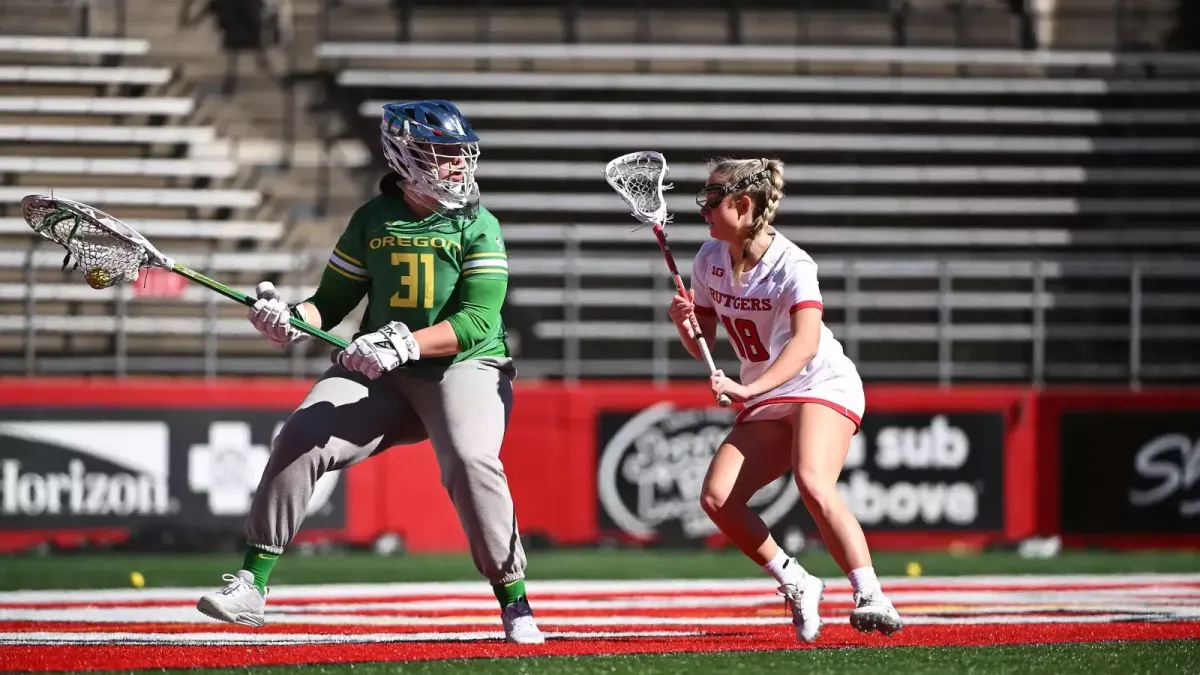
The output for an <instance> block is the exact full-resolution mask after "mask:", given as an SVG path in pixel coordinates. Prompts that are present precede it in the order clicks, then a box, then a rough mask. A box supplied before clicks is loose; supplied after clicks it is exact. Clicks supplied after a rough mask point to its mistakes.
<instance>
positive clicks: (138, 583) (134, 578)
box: [129, 571, 146, 588]
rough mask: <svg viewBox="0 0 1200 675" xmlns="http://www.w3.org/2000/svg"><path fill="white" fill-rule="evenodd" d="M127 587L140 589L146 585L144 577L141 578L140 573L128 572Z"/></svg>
mask: <svg viewBox="0 0 1200 675" xmlns="http://www.w3.org/2000/svg"><path fill="white" fill-rule="evenodd" d="M129 585H130V586H133V587H134V588H141V587H142V586H145V585H146V577H144V576H142V573H141V572H136V571H135V572H130V573H129Z"/></svg>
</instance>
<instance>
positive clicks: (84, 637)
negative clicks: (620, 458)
mask: <svg viewBox="0 0 1200 675" xmlns="http://www.w3.org/2000/svg"><path fill="white" fill-rule="evenodd" d="M1192 618H1200V615H1193V617H1192ZM1176 619H1177V617H1162V620H1176ZM1145 620H1146V617H1145V616H1143V615H1139V614H1127V613H1108V614H1096V615H1090V616H1063V617H1055V616H1025V615H1019V614H1017V615H1013V614H1001V615H989V616H984V617H978V618H972V619H965V618H951V617H934V616H909V617H906V619H905V621H906V623H907V624H908V625H910V626H912V625H929V626H933V625H943V626H944V625H1049V624H1068V623H1069V624H1081V623H1082V624H1099V623H1112V622H1123V621H1145ZM848 622H849V619H848V618H847V617H830V618H829V619H827V620H826V621H825V623H827V624H847V623H848ZM539 623H540V624H542V626H544V627H546V626H560V627H571V626H613V627H616V626H620V627H632V626H640V627H671V626H687V627H693V628H694V627H699V626H703V627H707V628H718V627H724V628H738V627H748V626H772V625H779V626H784V625H790V623H791V619H790V618H789V617H784V616H777V617H731V618H720V617H705V618H670V617H621V618H617V617H613V618H608V619H603V620H589V619H584V618H576V619H567V618H564V619H559V620H553V619H551V620H545V619H541V620H539ZM460 625H463V624H460ZM465 625H473V624H472V623H470V622H468V623H467V624H465ZM502 635H503V633H502V632H500V631H471V632H449V631H447V632H440V631H424V632H419V633H360V634H342V633H244V632H237V633H136V632H110V633H98V632H90V631H89V632H78V633H74V632H66V631H55V632H49V631H47V632H29V633H19V632H7V633H0V645H21V644H126V645H128V644H143V645H149V644H159V645H162V644H190V645H206V644H212V645H218V644H220V645H256V644H257V645H261V644H339V643H377V642H429V641H443V642H444V641H460V640H485V639H499V637H501V636H502ZM703 635H705V632H704V631H695V630H692V631H672V630H634V631H619V630H614V631H600V632H590V631H577V632H571V631H559V632H555V631H547V636H548V637H557V638H578V639H589V638H591V639H596V638H621V637H624V638H638V637H641V638H647V637H699V636H703Z"/></svg>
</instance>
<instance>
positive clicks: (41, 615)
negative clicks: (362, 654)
mask: <svg viewBox="0 0 1200 675" xmlns="http://www.w3.org/2000/svg"><path fill="white" fill-rule="evenodd" d="M891 597H892V599H893V601H895V602H896V605H897V606H898V607H899V608H900V610H901V611H902V612H903V611H905V610H906V609H907V608H910V607H911V608H913V609H914V611H918V612H932V611H934V610H936V611H941V612H960V613H1003V612H1005V611H1021V612H1030V611H1101V612H1113V611H1146V610H1148V611H1153V612H1163V611H1175V610H1178V611H1183V612H1194V613H1200V602H1189V601H1190V600H1191V599H1192V598H1180V597H1177V596H1171V595H1158V594H1155V595H1153V596H1151V597H1145V596H1140V595H1139V594H1137V593H1132V592H1127V591H1122V592H1120V593H1110V592H1100V591H1061V592H1014V593H1004V592H998V591H997V592H955V591H946V592H904V591H899V592H896V593H894V594H891ZM850 604H851V597H850V596H849V595H848V594H843V593H835V594H831V595H828V596H827V597H826V600H825V603H824V606H825V607H830V606H831V605H840V606H841V607H842V608H844V607H846V606H848V605H850ZM535 607H536V609H537V610H538V611H539V617H541V618H548V617H550V616H553V614H554V613H557V612H574V611H578V610H589V609H590V610H604V611H608V612H609V613H611V614H612V615H616V616H620V615H624V614H628V613H636V612H637V611H639V610H647V609H661V610H680V609H691V610H696V609H700V610H713V611H717V610H731V609H732V610H739V609H740V610H752V609H755V608H760V609H767V610H770V609H773V608H779V611H780V612H782V609H781V608H782V604H781V602H780V600H779V599H778V598H777V596H773V595H763V596H743V597H739V596H733V597H724V598H718V597H688V596H680V597H662V598H621V599H612V600H594V601H589V600H544V601H540V602H537V603H536V604H535ZM1012 608H1021V609H1012ZM368 610H373V611H384V612H393V613H391V614H384V615H364V614H363V612H364V611H368ZM418 611H421V612H429V611H443V612H460V613H463V614H468V613H469V614H470V615H471V616H472V619H471V620H472V621H475V622H489V623H490V622H492V621H495V620H496V619H497V615H498V611H497V609H496V606H495V601H494V600H489V599H482V598H481V599H479V600H439V601H417V602H409V603H364V604H355V603H329V604H323V603H322V604H304V605H284V606H272V607H269V608H268V613H269V619H270V621H271V622H273V623H279V622H284V623H313V624H322V625H338V624H343V625H382V624H397V625H398V624H404V625H418V624H420V623H439V622H441V621H444V620H446V621H461V620H462V619H463V618H464V617H463V616H461V615H460V616H448V617H419V616H406V612H410V613H411V612H418ZM576 618H579V619H581V620H583V621H588V620H590V619H591V618H592V617H576ZM595 618H596V619H599V618H602V617H595ZM207 620H208V619H207V618H206V617H204V615H202V614H200V613H199V612H197V611H196V610H195V608H194V607H193V606H191V605H190V604H188V605H173V606H166V607H106V606H92V607H68V608H54V609H39V608H12V609H0V621H70V622H90V623H125V622H129V623H201V622H204V621H207Z"/></svg>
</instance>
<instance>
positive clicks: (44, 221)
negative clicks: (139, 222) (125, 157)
mask: <svg viewBox="0 0 1200 675" xmlns="http://www.w3.org/2000/svg"><path fill="white" fill-rule="evenodd" d="M21 213H22V215H23V216H24V218H25V222H26V223H28V224H29V226H30V227H31V228H33V231H34V232H37V233H38V234H39V235H41V236H42V237H45V238H46V239H49V240H50V241H53V242H54V243H56V244H58V245H59V246H62V247H63V248H65V249H66V250H67V256H66V258H64V259H63V269H64V270H65V269H66V268H67V267H69V266H70V267H72V268H73V269H76V270H79V271H80V272H82V273H83V278H84V279H86V280H87V283H88V285H89V286H91V287H92V288H97V289H99V288H108V287H109V286H114V285H116V284H118V283H120V282H122V281H128V282H134V281H137V278H138V272H139V270H141V269H142V268H143V267H168V268H169V267H171V266H172V265H173V263H172V261H171V260H170V258H167V257H166V256H164V255H163V254H162V253H160V252H159V251H158V249H156V248H154V246H153V245H152V244H151V243H150V242H149V241H148V240H147V239H146V238H145V237H143V236H142V235H140V234H138V233H137V231H136V230H134V229H133V228H132V227H129V226H128V225H126V224H125V223H123V222H121V221H120V220H118V219H116V218H114V217H112V216H110V215H108V214H107V213H105V212H103V211H101V210H100V209H97V208H95V207H92V206H88V205H87V204H83V203H80V202H76V201H72V200H70V199H63V198H62V197H48V196H45V195H28V196H26V197H25V198H23V199H22V200H21ZM72 260H73V261H74V265H73V266H72V265H71V261H72Z"/></svg>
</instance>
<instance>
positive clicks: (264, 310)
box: [246, 281, 308, 347]
mask: <svg viewBox="0 0 1200 675" xmlns="http://www.w3.org/2000/svg"><path fill="white" fill-rule="evenodd" d="M254 293H255V295H257V296H258V301H257V302H255V303H254V306H253V307H251V308H250V311H249V312H247V313H246V317H247V318H248V319H250V323H251V324H253V325H254V327H255V328H256V329H258V332H259V333H262V335H263V337H265V338H267V340H269V341H270V342H271V344H273V345H275V346H276V347H285V346H287V345H289V344H291V343H293V342H298V341H300V340H303V339H305V338H307V337H308V335H307V334H306V333H302V332H301V331H300V330H299V329H298V328H295V327H294V326H292V324H290V323H288V319H290V318H291V317H293V316H294V317H296V318H297V319H300V320H302V321H303V320H304V315H303V314H301V312H300V309H299V308H298V307H292V306H289V305H288V304H287V303H286V302H284V301H283V298H281V297H279V291H277V290H275V285H274V284H272V283H271V282H269V281H264V282H262V283H260V284H259V285H258V287H257V288H255V289H254Z"/></svg>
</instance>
